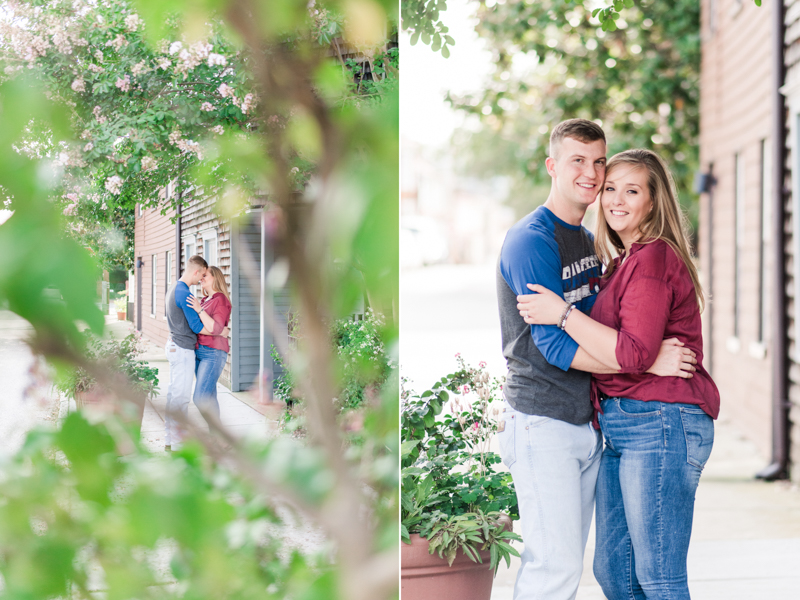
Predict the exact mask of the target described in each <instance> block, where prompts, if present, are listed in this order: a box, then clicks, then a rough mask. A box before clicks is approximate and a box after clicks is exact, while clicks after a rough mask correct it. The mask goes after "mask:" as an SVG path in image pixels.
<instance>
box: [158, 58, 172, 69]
mask: <svg viewBox="0 0 800 600" xmlns="http://www.w3.org/2000/svg"><path fill="white" fill-rule="evenodd" d="M171 66H172V61H171V60H170V59H168V58H162V59H160V60H159V61H158V68H159V69H161V70H162V71H166V70H167V69H169V68H170V67H171Z"/></svg>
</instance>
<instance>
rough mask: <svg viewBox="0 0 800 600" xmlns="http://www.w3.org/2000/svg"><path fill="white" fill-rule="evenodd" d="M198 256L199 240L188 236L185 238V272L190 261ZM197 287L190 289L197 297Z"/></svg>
mask: <svg viewBox="0 0 800 600" xmlns="http://www.w3.org/2000/svg"><path fill="white" fill-rule="evenodd" d="M195 254H197V239H196V238H195V237H194V236H193V235H187V236H186V237H184V238H183V270H184V271H185V270H186V266H187V265H188V264H189V259H190V258H191V257H192V256H194V255H195ZM196 288H197V286H195V285H193V286H191V287H190V288H189V291H190V292H192V295H194V296H196V295H197V289H196Z"/></svg>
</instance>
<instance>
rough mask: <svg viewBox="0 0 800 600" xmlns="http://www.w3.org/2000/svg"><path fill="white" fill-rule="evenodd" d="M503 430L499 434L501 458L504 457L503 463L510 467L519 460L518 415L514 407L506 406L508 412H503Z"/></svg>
mask: <svg viewBox="0 0 800 600" xmlns="http://www.w3.org/2000/svg"><path fill="white" fill-rule="evenodd" d="M501 423H503V431H500V432H499V433H498V434H497V441H498V442H499V443H500V458H502V459H503V464H504V465H505V466H507V467H508V468H509V469H510V468H511V465H513V464H514V463H515V462H517V448H516V440H515V434H514V430H515V429H516V427H515V425H516V424H517V415H516V414H515V413H514V412H513V410H512V409H510V408H508V407H506V412H504V413H503V420H502V421H501Z"/></svg>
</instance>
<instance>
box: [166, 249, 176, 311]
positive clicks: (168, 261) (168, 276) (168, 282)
mask: <svg viewBox="0 0 800 600" xmlns="http://www.w3.org/2000/svg"><path fill="white" fill-rule="evenodd" d="M174 268H175V267H174V266H173V264H172V250H169V251H167V256H166V259H165V261H164V269H165V270H164V296H166V295H167V292H169V288H171V287H172V270H173V269H174ZM164 316H165V317H166V316H167V301H166V300H164Z"/></svg>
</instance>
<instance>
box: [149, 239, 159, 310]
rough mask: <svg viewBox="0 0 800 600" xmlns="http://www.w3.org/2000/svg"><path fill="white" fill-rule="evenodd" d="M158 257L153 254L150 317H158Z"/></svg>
mask: <svg viewBox="0 0 800 600" xmlns="http://www.w3.org/2000/svg"><path fill="white" fill-rule="evenodd" d="M157 280H158V256H156V255H155V254H153V269H152V271H151V279H150V282H151V283H150V316H151V317H155V316H156V296H157V295H158V290H157V288H158V286H157Z"/></svg>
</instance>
